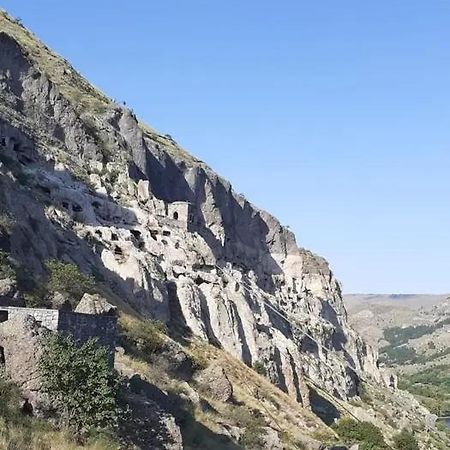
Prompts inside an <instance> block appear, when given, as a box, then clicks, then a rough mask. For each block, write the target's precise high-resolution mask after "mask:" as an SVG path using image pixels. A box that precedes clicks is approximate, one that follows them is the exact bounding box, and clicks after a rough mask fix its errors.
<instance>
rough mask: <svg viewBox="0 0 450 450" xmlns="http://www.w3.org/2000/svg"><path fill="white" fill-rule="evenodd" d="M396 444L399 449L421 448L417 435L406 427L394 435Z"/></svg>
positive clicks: (413, 449)
mask: <svg viewBox="0 0 450 450" xmlns="http://www.w3.org/2000/svg"><path fill="white" fill-rule="evenodd" d="M394 445H395V448H396V449H397V450H419V443H418V442H417V439H416V437H415V436H414V434H413V433H412V432H410V431H408V430H405V429H404V430H402V431H401V432H400V433H398V434H396V435H395V436H394Z"/></svg>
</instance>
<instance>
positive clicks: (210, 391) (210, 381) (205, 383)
mask: <svg viewBox="0 0 450 450" xmlns="http://www.w3.org/2000/svg"><path fill="white" fill-rule="evenodd" d="M195 381H196V382H197V383H198V384H199V386H200V388H201V389H202V390H203V391H205V392H206V393H207V395H208V396H210V397H211V398H213V399H214V400H218V401H221V402H229V401H230V400H231V399H232V398H233V386H232V384H231V383H230V380H229V379H228V377H227V375H226V373H225V370H224V369H223V367H220V366H219V365H217V364H212V365H211V366H209V367H207V368H206V369H204V370H202V371H201V372H200V373H199V374H198V375H197V376H196V377H195Z"/></svg>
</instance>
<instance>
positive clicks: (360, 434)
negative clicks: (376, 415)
mask: <svg viewBox="0 0 450 450" xmlns="http://www.w3.org/2000/svg"><path fill="white" fill-rule="evenodd" d="M333 428H334V430H335V431H336V433H337V434H338V435H339V437H340V438H341V439H343V440H344V441H345V443H346V444H350V445H352V444H360V448H361V450H385V449H386V448H387V447H386V443H385V441H384V438H383V435H382V434H381V431H380V429H379V428H378V427H376V426H375V425H373V424H372V423H370V422H357V421H356V420H353V419H351V418H349V417H344V418H342V419H340V420H339V421H338V422H337V423H336V424H335V425H333Z"/></svg>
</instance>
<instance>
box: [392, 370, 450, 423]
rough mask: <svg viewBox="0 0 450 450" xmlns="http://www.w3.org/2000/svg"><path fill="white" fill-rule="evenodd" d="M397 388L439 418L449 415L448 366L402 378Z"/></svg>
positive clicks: (449, 378)
mask: <svg viewBox="0 0 450 450" xmlns="http://www.w3.org/2000/svg"><path fill="white" fill-rule="evenodd" d="M399 387H400V389H405V390H407V391H409V392H411V394H413V395H415V396H416V397H417V398H418V400H419V401H421V402H422V403H423V404H424V405H425V406H426V407H427V408H428V409H430V410H431V412H433V413H435V414H437V415H439V416H448V415H450V364H442V365H438V366H434V367H430V368H428V369H425V370H422V371H420V372H417V373H415V374H413V375H409V376H403V377H402V378H401V379H400V383H399Z"/></svg>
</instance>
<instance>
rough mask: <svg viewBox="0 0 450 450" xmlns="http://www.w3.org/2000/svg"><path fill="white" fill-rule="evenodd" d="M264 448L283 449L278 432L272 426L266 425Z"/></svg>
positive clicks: (268, 449) (265, 449) (270, 449)
mask: <svg viewBox="0 0 450 450" xmlns="http://www.w3.org/2000/svg"><path fill="white" fill-rule="evenodd" d="M262 448H263V449H264V450H283V444H282V442H281V439H280V436H279V435H278V432H277V431H276V430H274V429H273V428H270V427H264V436H263V447H262Z"/></svg>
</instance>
